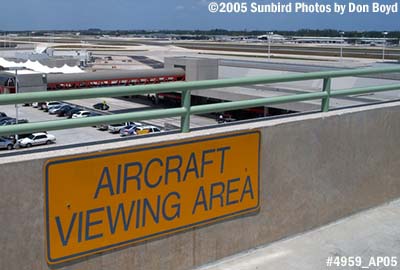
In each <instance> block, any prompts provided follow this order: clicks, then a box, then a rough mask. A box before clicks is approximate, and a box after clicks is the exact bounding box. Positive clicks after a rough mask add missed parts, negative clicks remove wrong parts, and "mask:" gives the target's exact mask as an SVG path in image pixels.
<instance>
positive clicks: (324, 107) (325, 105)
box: [321, 78, 331, 112]
mask: <svg viewBox="0 0 400 270" xmlns="http://www.w3.org/2000/svg"><path fill="white" fill-rule="evenodd" d="M322 91H323V92H326V93H327V96H326V97H324V98H322V102H321V111H323V112H328V111H329V99H330V96H331V78H324V84H323V86H322Z"/></svg>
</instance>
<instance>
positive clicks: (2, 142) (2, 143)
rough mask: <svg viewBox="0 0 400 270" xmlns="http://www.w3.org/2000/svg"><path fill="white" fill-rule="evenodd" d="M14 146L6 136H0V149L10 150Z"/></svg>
mask: <svg viewBox="0 0 400 270" xmlns="http://www.w3.org/2000/svg"><path fill="white" fill-rule="evenodd" d="M13 148H14V142H13V141H12V140H11V139H8V138H6V137H0V149H7V150H11V149H13Z"/></svg>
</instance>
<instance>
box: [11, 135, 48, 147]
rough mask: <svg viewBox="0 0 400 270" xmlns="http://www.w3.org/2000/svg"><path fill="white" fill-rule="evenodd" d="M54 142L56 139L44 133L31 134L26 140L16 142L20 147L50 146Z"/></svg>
mask: <svg viewBox="0 0 400 270" xmlns="http://www.w3.org/2000/svg"><path fill="white" fill-rule="evenodd" d="M55 141H56V137H55V136H54V135H51V134H47V133H44V132H40V133H33V134H31V135H29V136H28V137H26V138H23V139H20V140H18V145H19V146H21V147H31V146H33V145H41V144H51V143H53V142H55Z"/></svg>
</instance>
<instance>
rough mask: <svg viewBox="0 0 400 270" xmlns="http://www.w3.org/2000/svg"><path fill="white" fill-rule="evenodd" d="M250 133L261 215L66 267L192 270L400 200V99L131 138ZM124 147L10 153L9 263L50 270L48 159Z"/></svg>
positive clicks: (1, 262)
mask: <svg viewBox="0 0 400 270" xmlns="http://www.w3.org/2000/svg"><path fill="white" fill-rule="evenodd" d="M251 129H260V130H261V134H262V141H261V144H262V145H261V148H262V150H261V151H262V154H261V172H260V173H261V193H260V194H261V195H260V196H261V210H260V212H259V213H258V214H255V215H250V216H246V217H241V218H235V219H232V220H229V221H224V222H220V223H217V224H213V225H209V226H207V227H203V228H198V229H192V230H189V231H186V232H183V233H178V234H175V235H172V236H168V237H164V238H162V239H159V240H152V241H148V242H145V243H143V244H138V245H134V246H130V247H126V248H122V249H119V250H114V251H110V252H106V253H104V254H102V255H96V256H91V257H88V258H85V259H82V260H79V261H77V262H74V263H72V264H69V265H65V266H62V267H61V269H71V270H78V269H79V270H81V269H85V270H92V269H93V270H101V269H104V270H106V269H107V270H114V269H118V270H128V269H138V270H139V269H143V270H144V269H146V270H149V269H166V270H168V269H171V270H172V269H174V270H179V269H191V268H193V267H194V266H197V265H201V264H204V263H207V262H210V261H213V260H216V259H220V258H222V257H224V256H228V255H231V254H234V253H237V252H239V251H243V250H246V249H249V248H252V247H256V246H259V245H262V244H265V243H269V242H272V241H276V240H278V239H281V238H283V237H287V236H290V235H294V234H297V233H301V232H304V231H307V230H310V229H312V228H315V227H318V226H321V225H323V224H326V223H329V222H332V221H335V220H337V219H339V218H342V217H345V216H348V215H350V214H352V213H355V212H357V211H360V210H362V209H366V208H370V207H373V206H376V205H379V204H382V203H385V202H387V201H390V200H393V199H395V198H398V197H399V196H400V142H399V138H400V102H397V103H390V104H385V105H375V106H369V107H363V108H354V109H347V110H342V111H335V112H329V113H325V114H312V115H307V116H297V117H292V118H286V119H280V120H272V121H264V122H257V123H252V124H244V125H238V126H234V127H232V126H231V127H223V128H218V129H214V130H205V131H199V132H192V133H190V134H183V135H178V136H177V135H171V136H170V135H167V136H161V137H156V138H145V139H142V140H133V141H131V142H129V144H131V145H138V144H147V143H151V142H154V141H168V140H174V139H177V138H178V139H180V138H188V137H197V136H201V135H204V134H211V133H224V132H227V131H232V130H251ZM123 146H127V142H126V141H125V142H121V143H114V144H108V145H101V146H88V147H84V148H80V149H70V150H63V151H61V150H58V151H53V152H49V153H46V156H45V155H44V154H31V155H26V156H22V157H10V158H3V159H1V160H0V171H1V174H0V246H1V247H2V250H1V252H0V269H10V270H11V269H18V270H23V269H27V270H28V269H29V270H31V269H41V270H42V269H49V267H48V266H47V264H46V262H45V255H44V254H45V251H44V228H43V220H44V219H43V187H42V182H43V180H42V167H43V164H44V161H45V159H46V158H48V157H56V156H64V155H70V154H76V153H84V152H95V151H99V150H102V149H104V150H105V149H111V148H118V147H123Z"/></svg>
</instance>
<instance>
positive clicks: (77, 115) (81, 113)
mask: <svg viewBox="0 0 400 270" xmlns="http://www.w3.org/2000/svg"><path fill="white" fill-rule="evenodd" d="M98 115H100V114H98V113H95V112H89V111H79V112H77V113H75V114H73V115H72V118H84V117H92V116H98Z"/></svg>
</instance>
